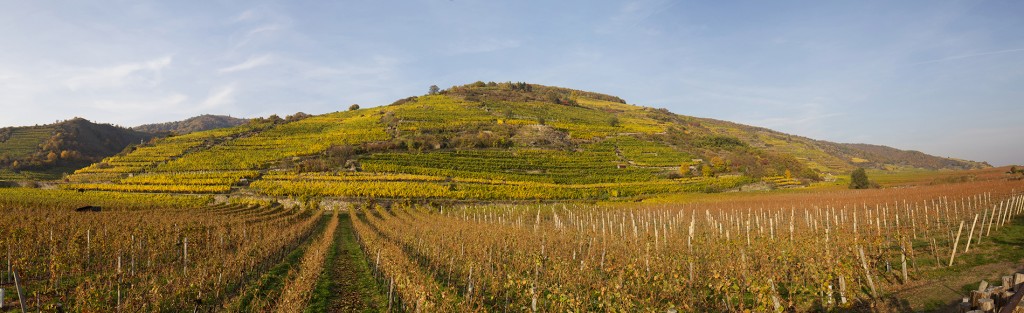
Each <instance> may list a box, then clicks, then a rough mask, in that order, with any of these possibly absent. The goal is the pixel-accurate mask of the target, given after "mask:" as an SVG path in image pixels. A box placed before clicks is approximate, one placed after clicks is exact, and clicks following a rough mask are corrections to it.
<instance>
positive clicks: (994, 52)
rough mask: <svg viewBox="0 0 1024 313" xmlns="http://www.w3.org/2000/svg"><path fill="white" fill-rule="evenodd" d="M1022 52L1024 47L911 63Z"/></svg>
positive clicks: (919, 63) (918, 63) (937, 61)
mask: <svg viewBox="0 0 1024 313" xmlns="http://www.w3.org/2000/svg"><path fill="white" fill-rule="evenodd" d="M1020 52H1024V48H1021V49H1008V50H998V51H988V52H977V53H970V54H964V55H957V56H951V57H945V58H941V59H934V60H928V61H924V62H917V63H913V64H910V65H921V64H929V63H939V62H946V61H954V60H960V59H969V58H977V57H983V56H990V55H997V54H1007V53H1020Z"/></svg>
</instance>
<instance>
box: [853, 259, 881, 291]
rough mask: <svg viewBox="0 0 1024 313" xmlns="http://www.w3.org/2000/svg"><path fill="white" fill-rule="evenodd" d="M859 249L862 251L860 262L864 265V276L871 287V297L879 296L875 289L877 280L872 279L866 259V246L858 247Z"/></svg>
mask: <svg viewBox="0 0 1024 313" xmlns="http://www.w3.org/2000/svg"><path fill="white" fill-rule="evenodd" d="M857 251H858V252H860V264H861V265H862V266H864V276H865V277H867V279H868V287H870V288H871V297H872V298H874V297H878V293H877V292H876V291H875V282H874V280H872V279H871V270H869V269H868V261H867V260H866V259H864V248H861V247H857Z"/></svg>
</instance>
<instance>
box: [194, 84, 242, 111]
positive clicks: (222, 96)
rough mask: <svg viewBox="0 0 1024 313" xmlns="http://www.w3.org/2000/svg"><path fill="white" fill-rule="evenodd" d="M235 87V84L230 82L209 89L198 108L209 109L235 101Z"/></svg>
mask: <svg viewBox="0 0 1024 313" xmlns="http://www.w3.org/2000/svg"><path fill="white" fill-rule="evenodd" d="M235 89H236V88H235V84H230V85H227V86H223V87H220V88H217V89H215V90H213V91H211V92H210V95H209V96H207V97H206V99H205V100H203V103H201V104H200V105H199V108H201V109H211V108H217V107H221V106H225V105H229V104H232V103H235Z"/></svg>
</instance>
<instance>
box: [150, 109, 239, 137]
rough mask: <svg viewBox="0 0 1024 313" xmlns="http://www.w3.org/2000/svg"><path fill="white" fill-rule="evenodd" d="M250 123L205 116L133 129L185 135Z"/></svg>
mask: <svg viewBox="0 0 1024 313" xmlns="http://www.w3.org/2000/svg"><path fill="white" fill-rule="evenodd" d="M248 121H249V120H248V119H244V118H234V117H230V116H227V115H210V114H203V115H200V116H196V117H192V118H189V119H186V120H182V121H174V122H165V123H157V124H146V125H139V126H135V127H132V129H134V130H137V131H140V132H147V133H154V134H159V133H172V134H176V135H184V134H188V133H194V132H198V131H204V130H211V129H218V128H227V127H234V126H238V125H242V124H245V123H246V122H248Z"/></svg>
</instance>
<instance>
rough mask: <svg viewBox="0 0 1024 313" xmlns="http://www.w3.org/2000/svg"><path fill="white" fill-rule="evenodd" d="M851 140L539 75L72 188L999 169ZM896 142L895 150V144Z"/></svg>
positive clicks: (322, 189)
mask: <svg viewBox="0 0 1024 313" xmlns="http://www.w3.org/2000/svg"><path fill="white" fill-rule="evenodd" d="M875 147H876V146H862V145H845V144H835V143H829V142H824V141H816V140H811V139H807V138H803V137H798V136H792V135H787V134H782V133H779V132H775V131H771V130H768V129H763V128H757V127H750V126H745V125H739V124H735V123H730V122H724V121H717V120H712V119H703V118H696V117H689V116H683V115H678V114H674V113H671V112H669V111H668V110H665V109H654V108H648V107H642V106H637V105H630V104H626V103H625V101H623V100H622V99H620V98H618V97H614V96H609V95H603V94H598V93H593V92H585V91H579V90H572V89H566V88H558V87H549V86H542V85H535V84H526V83H482V82H477V83H474V84H470V85H465V86H456V87H452V88H450V89H447V90H440V91H437V92H435V93H433V94H428V95H423V96H419V97H410V98H406V99H401V100H399V101H396V102H395V103H393V104H391V105H388V106H381V107H375V108H368V109H359V110H350V111H341V112H336V113H329V114H324V115H317V116H308V115H305V114H296V115H295V116H290V117H288V118H286V119H281V118H277V117H272V118H269V119H255V120H251V121H250V122H249V123H247V124H244V125H241V126H237V127H232V128H223V129H217V130H211V131H204V132H196V133H191V134H187V135H182V136H172V137H168V138H163V139H158V140H155V141H153V142H152V143H149V144H145V145H140V146H137V147H134V148H133V149H134V150H133V151H131V152H130V153H125V154H121V155H117V156H114V157H110V158H107V159H105V160H103V161H102V162H98V163H95V164H93V165H91V166H89V167H87V168H84V169H82V170H79V171H78V172H76V174H75V175H73V176H72V177H70V180H71V181H72V182H73V183H72V184H69V185H67V186H66V188H73V189H84V190H120V191H145V192H197V193H226V192H231V191H233V190H235V189H242V190H245V191H248V192H255V193H262V194H267V195H275V196H285V195H288V196H305V197H317V196H336V197H360V198H426V199H480V200H509V199H511V200H522V199H625V198H630V199H632V198H640V197H645V196H650V195H656V194H664V193H677V192H714V191H723V190H728V189H733V188H737V187H739V186H742V185H746V184H750V183H755V182H765V183H767V184H768V185H771V186H777V187H778V186H794V185H800V184H804V183H807V182H810V181H815V180H820V179H822V178H823V176H827V175H826V174H833V175H836V174H841V173H844V172H848V171H850V170H851V169H853V168H855V167H857V166H870V167H878V168H885V167H895V166H898V167H918V168H927V169H945V168H950V169H954V168H955V169H966V168H976V167H983V166H986V165H985V164H982V163H975V162H968V161H959V160H951V159H944V158H938V157H933V156H927V155H923V154H921V153H914V152H904V151H900V150H895V149H891V148H875ZM890 149H891V150H890Z"/></svg>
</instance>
